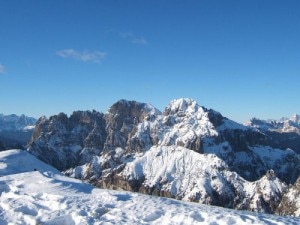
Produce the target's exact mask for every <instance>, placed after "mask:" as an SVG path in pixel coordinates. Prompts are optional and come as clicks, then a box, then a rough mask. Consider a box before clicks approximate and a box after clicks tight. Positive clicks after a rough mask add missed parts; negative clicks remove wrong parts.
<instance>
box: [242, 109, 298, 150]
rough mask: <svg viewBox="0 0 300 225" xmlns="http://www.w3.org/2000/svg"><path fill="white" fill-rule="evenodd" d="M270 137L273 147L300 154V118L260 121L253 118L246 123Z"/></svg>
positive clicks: (294, 116)
mask: <svg viewBox="0 0 300 225" xmlns="http://www.w3.org/2000/svg"><path fill="white" fill-rule="evenodd" d="M245 125H246V126H248V127H253V128H256V129H258V130H259V131H261V132H263V133H265V134H266V135H267V136H269V139H270V140H271V143H270V145H271V146H278V147H280V148H283V149H285V148H291V149H293V150H294V151H296V152H298V153H300V116H299V115H297V114H294V115H293V116H291V117H290V118H281V119H279V120H260V119H257V118H252V119H251V120H250V121H249V122H246V123H245Z"/></svg>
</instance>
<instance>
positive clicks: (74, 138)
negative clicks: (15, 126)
mask: <svg viewBox="0 0 300 225" xmlns="http://www.w3.org/2000/svg"><path fill="white" fill-rule="evenodd" d="M299 136H300V134H299V116H294V117H292V118H291V119H284V120H282V121H281V120H280V121H263V120H258V119H252V120H251V121H250V122H248V123H246V124H244V125H242V124H239V123H236V122H234V121H232V120H230V119H228V118H226V117H223V116H222V115H221V114H220V113H219V112H216V111H214V110H211V109H207V108H205V107H202V106H200V105H198V104H197V103H196V102H195V101H194V100H192V99H186V98H185V99H176V100H173V101H171V102H170V104H168V105H167V107H166V108H165V110H164V111H163V112H160V111H159V110H158V109H156V108H155V107H153V106H152V105H150V104H146V103H139V102H136V101H127V100H120V101H118V102H116V103H115V104H113V105H112V106H111V107H110V108H109V110H108V112H107V113H105V114H103V113H100V112H97V111H76V112H74V113H73V114H72V115H71V116H70V117H68V116H67V115H66V114H64V113H60V114H58V115H55V116H51V117H50V118H46V117H41V118H40V119H39V120H38V121H37V122H36V127H35V130H34V133H33V135H32V138H31V140H30V142H29V145H28V151H29V152H31V153H32V154H34V155H35V156H37V157H38V158H39V159H41V160H42V161H44V162H46V163H48V164H50V165H52V166H54V167H56V168H57V169H59V170H60V171H64V173H65V174H66V175H68V176H71V177H75V178H78V179H82V180H85V181H87V182H90V183H92V184H94V185H96V186H98V187H103V188H111V189H123V190H129V191H138V192H142V193H146V194H151V195H159V196H165V197H171V198H176V199H183V200H187V201H194V202H200V203H205V204H212V205H218V206H223V207H229V208H235V209H245V210H252V211H258V212H268V213H279V214H289V215H296V216H299V215H300V212H299V210H298V209H299V207H298V206H297V204H298V202H299V200H300V197H297V196H299V194H298V195H297V196H296V197H294V198H293V199H291V196H293V195H292V194H291V193H296V192H297V191H298V192H297V193H299V192H300V191H299V188H297V187H298V186H299V179H298V177H299V175H300V155H299V152H300V145H299V142H298V140H299ZM297 179H298V181H297ZM289 185H290V186H289ZM295 190H296V192H295ZM298 199H299V200H298ZM288 206H289V208H287V207H288ZM292 206H293V207H292ZM297 210H298V211H297Z"/></svg>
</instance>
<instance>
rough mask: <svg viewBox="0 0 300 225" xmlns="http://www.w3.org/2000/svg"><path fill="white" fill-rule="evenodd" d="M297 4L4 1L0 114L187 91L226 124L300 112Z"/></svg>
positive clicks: (161, 99) (156, 100) (273, 0)
mask: <svg viewBox="0 0 300 225" xmlns="http://www.w3.org/2000/svg"><path fill="white" fill-rule="evenodd" d="M299 12H300V1H298V0H288V1H284V0H281V1H279V0H264V1H261V0H252V1H240V0H226V1H223V0H197V1H192V0H190V1H189V0H188V1H183V0H182V1H179V0H172V1H171V0H164V1H158V0H152V1H146V0H131V1H129V0H115V1H109V0H107V1H100V0H98V1H96V0H90V1H84V0H81V1H79V0H72V1H71V0H65V1H54V0H51V1H50V0H43V1H38V0H26V1H25V0H3V1H1V3H0V85H1V87H0V112H2V113H4V114H11V113H15V114H22V113H24V114H27V115H30V116H35V117H39V116H41V115H46V116H50V115H53V114H57V113H59V112H65V113H68V114H70V113H71V112H73V111H75V110H92V109H96V110H99V111H103V112H105V111H106V110H107V109H108V108H109V106H111V105H112V104H113V103H115V102H116V101H118V100H119V99H128V100H136V101H140V102H148V103H151V104H153V105H154V106H156V107H157V108H158V109H160V110H163V109H164V107H165V106H166V105H167V104H168V103H169V102H170V101H171V100H172V99H174V98H180V97H190V98H193V99H195V100H196V101H197V102H198V103H199V104H200V105H203V106H205V107H207V108H213V109H215V110H217V111H219V112H221V113H222V114H223V115H224V116H227V117H229V118H231V119H233V120H236V121H239V122H244V121H246V120H247V119H249V118H251V117H253V116H255V117H259V118H262V119H267V118H274V119H276V118H280V117H282V116H290V115H291V114H293V113H298V114H299V113H300V102H299V99H300V91H299V90H300V41H299V40H300V13H299Z"/></svg>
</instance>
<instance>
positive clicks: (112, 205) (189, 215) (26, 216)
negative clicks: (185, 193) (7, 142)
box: [0, 150, 300, 225]
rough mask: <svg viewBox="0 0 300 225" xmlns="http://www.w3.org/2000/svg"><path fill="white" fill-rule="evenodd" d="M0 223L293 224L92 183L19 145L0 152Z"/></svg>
mask: <svg viewBox="0 0 300 225" xmlns="http://www.w3.org/2000/svg"><path fill="white" fill-rule="evenodd" d="M0 174H1V177H0V193H1V198H0V224H1V225H8V224H30V225H37V224H44V225H58V224H59V225H75V224H76V225H77V224H78V225H79V224H80V225H81V224H299V223H300V219H299V218H293V217H280V216H274V215H267V214H256V213H251V212H245V211H236V210H229V209H223V208H219V207H211V206H206V205H202V204H197V203H187V202H182V201H177V200H172V199H167V198H159V197H154V196H148V195H142V194H138V193H130V192H122V191H112V190H105V189H98V188H95V187H93V186H91V185H89V184H85V183H82V182H81V181H79V180H76V179H72V178H68V177H66V176H64V175H62V174H61V173H59V172H58V171H57V170H56V169H54V168H52V167H50V166H48V165H46V164H44V163H42V162H40V161H39V160H37V159H35V157H33V156H32V155H30V154H29V153H27V152H25V151H20V150H9V151H5V152H0Z"/></svg>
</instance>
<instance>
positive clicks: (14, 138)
mask: <svg viewBox="0 0 300 225" xmlns="http://www.w3.org/2000/svg"><path fill="white" fill-rule="evenodd" d="M35 123H36V119H35V118H32V117H28V116H25V115H21V116H17V115H15V114H12V115H3V114H0V151H1V150H5V149H12V148H25V146H26V144H27V143H28V141H29V140H30V138H31V136H32V133H33V130H34V127H35Z"/></svg>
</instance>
